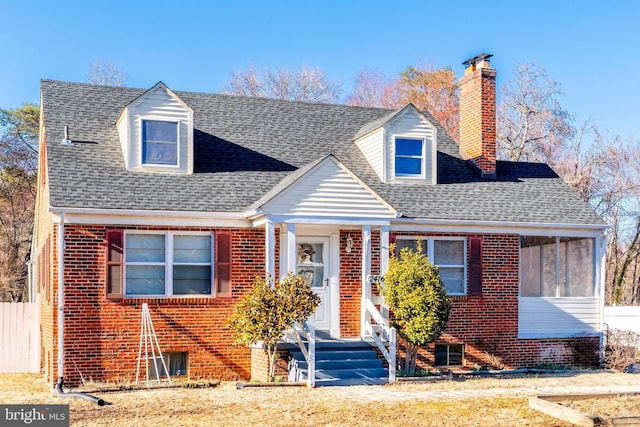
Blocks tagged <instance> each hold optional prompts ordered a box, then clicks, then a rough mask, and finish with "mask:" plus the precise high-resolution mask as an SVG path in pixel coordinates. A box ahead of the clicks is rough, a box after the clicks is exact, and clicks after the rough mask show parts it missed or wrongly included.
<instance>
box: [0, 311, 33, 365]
mask: <svg viewBox="0 0 640 427" xmlns="http://www.w3.org/2000/svg"><path fill="white" fill-rule="evenodd" d="M38 372H40V307H39V304H38V303H37V302H3V303H0V373H38Z"/></svg>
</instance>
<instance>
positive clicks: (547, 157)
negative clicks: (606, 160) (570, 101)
mask: <svg viewBox="0 0 640 427" xmlns="http://www.w3.org/2000/svg"><path fill="white" fill-rule="evenodd" d="M501 92H502V101H501V102H500V104H499V106H498V114H497V115H498V117H497V121H498V149H499V155H500V157H502V158H506V159H509V160H513V161H520V160H522V161H533V162H546V163H553V159H554V157H555V156H556V154H557V153H558V151H559V150H562V149H563V148H564V147H563V144H564V143H565V142H566V140H567V139H568V138H571V137H572V136H573V133H574V132H575V129H574V128H573V126H572V124H573V117H572V116H571V115H570V114H569V113H568V112H567V111H566V110H565V109H564V108H562V106H561V105H560V102H559V101H558V97H559V96H561V95H563V92H562V89H561V88H560V85H559V84H558V83H556V82H555V81H554V80H553V79H552V78H551V77H549V75H548V74H547V72H546V70H545V69H544V68H543V67H540V66H537V65H535V64H521V65H518V66H516V68H515V70H514V77H513V79H512V80H511V81H509V82H508V83H507V84H506V85H505V86H503V87H502V91H501Z"/></svg>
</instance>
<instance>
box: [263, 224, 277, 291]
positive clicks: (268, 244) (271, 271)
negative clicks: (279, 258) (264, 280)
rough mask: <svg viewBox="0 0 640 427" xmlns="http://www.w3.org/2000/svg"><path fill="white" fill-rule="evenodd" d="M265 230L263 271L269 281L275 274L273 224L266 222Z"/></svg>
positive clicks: (274, 235) (274, 233) (274, 234)
mask: <svg viewBox="0 0 640 427" xmlns="http://www.w3.org/2000/svg"><path fill="white" fill-rule="evenodd" d="M264 228H265V239H264V243H265V270H266V274H267V276H268V277H270V278H271V280H274V279H275V274H276V257H275V253H276V232H275V227H274V225H273V222H271V221H267V223H266V224H265V226H264Z"/></svg>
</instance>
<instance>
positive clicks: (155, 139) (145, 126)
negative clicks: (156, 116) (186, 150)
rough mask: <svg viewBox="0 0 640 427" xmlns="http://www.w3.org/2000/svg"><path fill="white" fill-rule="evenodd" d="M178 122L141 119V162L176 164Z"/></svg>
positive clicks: (146, 163) (147, 163)
mask: <svg viewBox="0 0 640 427" xmlns="http://www.w3.org/2000/svg"><path fill="white" fill-rule="evenodd" d="M178 141H179V139H178V123H177V122H165V121H159V120H142V164H145V165H163V166H178Z"/></svg>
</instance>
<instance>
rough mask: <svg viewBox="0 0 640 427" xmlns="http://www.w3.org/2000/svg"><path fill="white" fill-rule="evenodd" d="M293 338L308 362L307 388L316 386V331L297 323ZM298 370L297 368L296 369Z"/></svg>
mask: <svg viewBox="0 0 640 427" xmlns="http://www.w3.org/2000/svg"><path fill="white" fill-rule="evenodd" d="M300 331H301V332H302V333H303V334H304V336H305V338H306V339H307V346H308V347H305V345H304V343H303V342H302V340H301V339H300V334H299V332H300ZM293 336H294V337H295V340H296V342H297V343H298V347H300V351H301V352H302V355H303V356H304V358H305V360H306V361H307V387H315V386H316V331H314V330H313V329H310V328H308V327H307V325H306V324H304V323H303V324H302V325H300V324H299V323H296V324H295V325H294V327H293ZM296 369H297V368H296Z"/></svg>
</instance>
